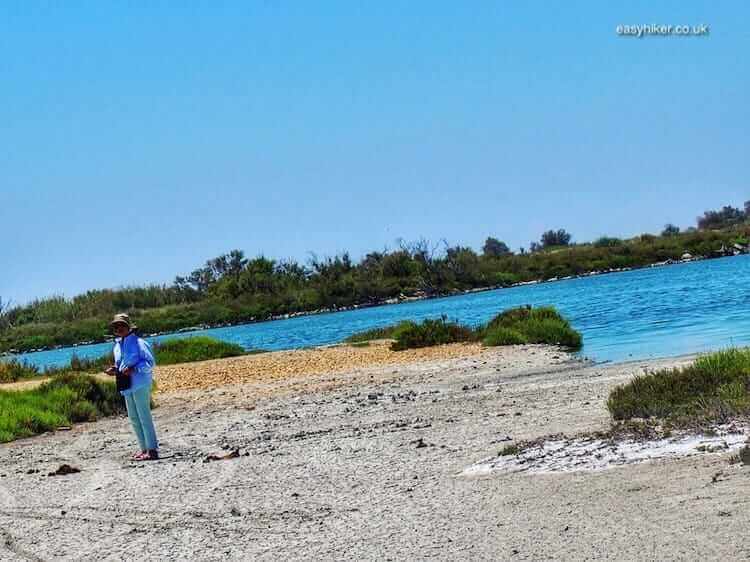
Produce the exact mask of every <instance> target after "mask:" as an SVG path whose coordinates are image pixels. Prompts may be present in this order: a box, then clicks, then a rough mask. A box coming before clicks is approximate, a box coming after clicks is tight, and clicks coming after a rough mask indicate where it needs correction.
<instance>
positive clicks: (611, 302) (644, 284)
mask: <svg viewBox="0 0 750 562" xmlns="http://www.w3.org/2000/svg"><path fill="white" fill-rule="evenodd" d="M748 281H750V256H738V257H732V258H721V259H716V260H710V261H699V262H692V263H686V264H679V265H673V266H667V267H659V268H652V269H641V270H636V271H626V272H622V273H611V274H607V275H599V276H592V277H585V278H580V279H570V280H566V281H556V282H551V283H543V284H538V285H526V286H522V287H514V288H511V289H498V290H495V291H486V292H482V293H473V294H469V295H462V296H458V297H448V298H441V299H432V300H425V301H416V302H409V303H403V304H398V305H390V306H381V307H376V308H366V309H361V310H351V311H346V312H336V313H331V314H320V315H316V316H303V317H298V318H292V319H289V320H277V321H272V322H262V323H258V324H247V325H242V326H233V327H229V328H215V329H210V330H201V331H198V332H191V333H189V334H175V335H167V336H159V337H155V338H149V339H150V340H152V341H153V340H156V341H158V340H163V339H167V338H175V337H189V336H191V335H196V334H205V335H209V336H213V337H215V338H219V339H222V340H226V341H229V342H234V343H238V344H240V345H242V346H244V347H245V348H254V349H258V348H262V349H268V350H278V349H293V348H300V347H307V346H314V345H323V344H330V343H335V342H338V341H341V340H342V339H343V338H345V337H346V336H348V335H350V334H352V333H354V332H359V331H361V330H365V329H368V328H372V327H376V326H386V325H388V324H392V323H394V322H397V321H399V320H403V319H414V320H419V319H423V318H434V317H438V316H440V315H441V314H446V315H447V316H448V317H449V318H450V319H451V320H453V319H457V320H459V321H460V322H462V323H466V324H472V325H475V324H478V323H481V322H485V321H486V320H487V319H489V318H490V317H492V316H493V315H495V314H496V313H497V312H499V311H501V310H504V309H506V308H510V307H513V306H518V305H522V304H532V305H547V304H549V305H554V306H556V307H557V308H558V309H559V310H560V311H561V312H562V313H563V314H565V316H566V317H567V318H568V319H570V321H571V323H572V324H573V326H574V327H575V328H576V329H578V330H579V331H580V332H581V333H582V334H583V340H584V348H583V352H582V353H583V354H584V355H585V356H587V357H590V358H592V359H595V360H599V361H624V360H628V359H644V358H653V357H667V356H672V355H680V354H685V353H694V352H702V351H708V350H713V349H719V348H723V347H727V346H730V345H748V344H750V291H748ZM110 349H111V344H97V345H87V346H79V347H76V348H64V349H57V350H52V351H42V352H37V353H27V354H23V355H21V356H20V358H21V359H25V360H27V361H29V362H31V363H34V364H35V365H38V366H40V367H44V366H51V365H64V364H66V363H67V362H68V361H69V360H70V357H71V355H72V354H73V353H76V354H77V355H78V356H81V357H98V356H100V355H103V354H104V353H106V352H108V351H110Z"/></svg>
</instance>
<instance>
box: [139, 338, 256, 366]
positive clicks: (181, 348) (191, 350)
mask: <svg viewBox="0 0 750 562" xmlns="http://www.w3.org/2000/svg"><path fill="white" fill-rule="evenodd" d="M246 354H247V351H245V349H244V348H243V347H242V346H239V345H237V344H234V343H228V342H224V341H220V340H215V339H213V338H210V337H207V336H194V337H190V338H184V339H174V340H167V341H165V342H160V343H157V344H155V345H154V355H155V356H156V363H157V364H158V365H172V364H174V363H187V362H190V361H205V360H207V359H221V358H222V357H237V356H239V355H246Z"/></svg>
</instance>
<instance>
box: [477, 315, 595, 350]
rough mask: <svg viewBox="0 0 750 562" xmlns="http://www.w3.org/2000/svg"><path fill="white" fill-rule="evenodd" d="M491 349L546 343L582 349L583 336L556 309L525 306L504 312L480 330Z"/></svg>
mask: <svg viewBox="0 0 750 562" xmlns="http://www.w3.org/2000/svg"><path fill="white" fill-rule="evenodd" d="M478 332H479V334H480V337H481V339H482V342H483V343H484V344H485V345H488V346H495V345H512V344H520V343H546V344H553V345H561V346H564V347H568V348H570V349H580V348H581V346H582V345H583V339H582V337H581V334H580V333H579V332H577V331H576V330H574V329H573V328H572V327H571V326H570V323H569V322H568V321H567V320H566V319H565V318H563V317H562V316H561V315H560V313H559V312H557V310H555V309H554V307H551V306H543V307H538V308H532V307H530V306H523V307H518V308H512V309H510V310H506V311H504V312H501V313H500V314H498V315H497V316H495V317H494V318H493V319H492V320H490V321H489V322H488V323H487V325H486V326H485V327H483V328H480V329H479V330H478Z"/></svg>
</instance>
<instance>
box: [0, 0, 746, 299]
mask: <svg viewBox="0 0 750 562" xmlns="http://www.w3.org/2000/svg"><path fill="white" fill-rule="evenodd" d="M657 4H658V5H657ZM749 6H750V4H748V3H746V2H740V1H735V2H721V3H717V2H710V1H706V2H682V1H680V2H678V1H674V2H658V3H656V2H651V1H643V2H620V6H619V7H616V6H615V5H614V3H612V2H552V1H550V2H525V1H524V2H522V1H517V2H501V1H495V2H479V1H477V2H470V3H467V2H455V1H452V2H440V1H434V0H432V1H429V2H427V1H424V2H416V1H415V2H406V1H404V2H349V1H341V2H271V1H263V2H261V1H249V0H248V1H242V2H189V3H183V2H153V1H149V2H98V1H96V2H94V1H92V2H81V1H76V2H33V1H17V2H14V1H6V2H2V4H0V52H1V53H2V54H1V55H0V219H1V222H0V225H1V226H0V228H1V229H2V230H1V231H0V232H1V233H2V236H1V238H0V240H1V241H0V296H2V297H4V298H11V299H13V300H14V301H15V302H16V303H23V302H25V301H28V300H29V299H31V298H33V297H37V296H46V295H52V294H64V295H67V296H72V295H74V294H76V293H78V292H81V291H84V290H86V289H89V288H101V287H115V286H120V285H127V284H141V283H146V282H169V281H171V280H172V279H173V277H174V275H175V274H180V273H186V272H189V271H190V270H192V269H193V268H194V267H196V266H198V265H200V264H201V263H203V262H204V261H205V260H206V259H207V258H210V257H213V256H215V255H218V254H220V253H223V252H225V251H228V250H230V249H232V248H241V249H244V250H245V251H246V253H247V254H248V255H250V256H253V255H256V254H260V253H263V254H265V255H267V256H269V257H276V258H281V257H294V258H298V259H301V260H305V259H306V258H307V257H308V252H310V251H314V252H316V253H317V254H318V255H321V256H324V255H333V254H335V253H337V252H340V251H343V250H349V251H350V252H351V254H352V256H353V257H355V258H358V257H360V256H361V255H362V254H363V253H364V252H366V251H368V250H372V249H382V248H383V247H384V246H390V247H393V246H394V241H395V239H396V238H398V237H403V238H405V239H407V240H408V239H415V238H418V237H420V236H424V237H427V238H431V239H439V238H446V239H447V240H448V241H449V242H451V243H461V244H466V245H471V246H473V247H475V248H480V247H481V244H482V242H483V241H484V239H485V238H486V237H487V236H488V235H493V236H496V237H498V238H500V239H502V240H505V241H507V242H508V243H509V244H510V245H511V246H512V247H513V248H517V247H518V246H520V245H524V246H527V245H528V242H529V241H530V240H533V239H538V237H539V234H540V232H541V231H542V230H543V229H546V228H566V229H568V230H569V231H571V232H572V233H573V234H574V239H575V240H577V241H585V240H590V239H593V238H595V237H598V236H600V235H603V234H611V235H618V236H630V235H635V234H638V233H641V232H645V231H651V232H655V231H659V230H660V229H661V228H662V226H663V225H664V223H665V222H667V221H670V222H674V223H676V224H678V225H682V226H688V225H690V224H693V222H694V220H695V216H696V215H697V214H699V213H700V212H702V211H703V210H705V209H707V208H714V207H718V206H721V205H723V204H727V203H731V204H734V205H741V204H742V203H743V201H745V200H746V199H750V173H749V170H748V161H749V160H748V154H750V141H749V140H748V133H747V131H748V125H750V110H749V109H748V106H749V104H748V102H749V101H750V98H749V97H748V95H749V94H750V79H749V76H750V72H749V71H750V63H749V62H748V61H750V57H748V53H750V24H749V23H748V22H750V7H749ZM649 23H661V24H672V25H678V24H690V25H693V24H701V23H706V24H708V25H709V26H710V30H711V33H710V36H708V37H695V38H684V37H668V38H664V37H649V38H644V39H636V38H624V37H619V36H618V35H617V34H616V32H615V29H616V26H617V25H618V24H649Z"/></svg>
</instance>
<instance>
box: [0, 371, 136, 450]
mask: <svg viewBox="0 0 750 562" xmlns="http://www.w3.org/2000/svg"><path fill="white" fill-rule="evenodd" d="M124 408H125V403H124V401H123V399H122V397H121V396H120V394H119V393H118V392H117V390H116V388H115V385H114V383H111V382H102V381H99V380H96V379H95V378H94V377H90V376H87V375H81V374H73V373H68V374H66V375H61V376H59V377H55V378H54V379H52V380H50V381H48V382H45V383H44V384H42V385H41V386H39V387H38V388H35V389H33V390H25V391H17V392H14V391H0V442H3V443H4V442H8V441H12V440H13V439H18V438H21V437H30V436H32V435H36V434H38V433H43V432H45V431H50V430H54V429H56V428H58V427H63V426H69V425H70V424H72V423H76V422H82V421H94V420H96V419H99V418H101V417H105V416H111V415H113V414H116V413H120V412H124Z"/></svg>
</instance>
